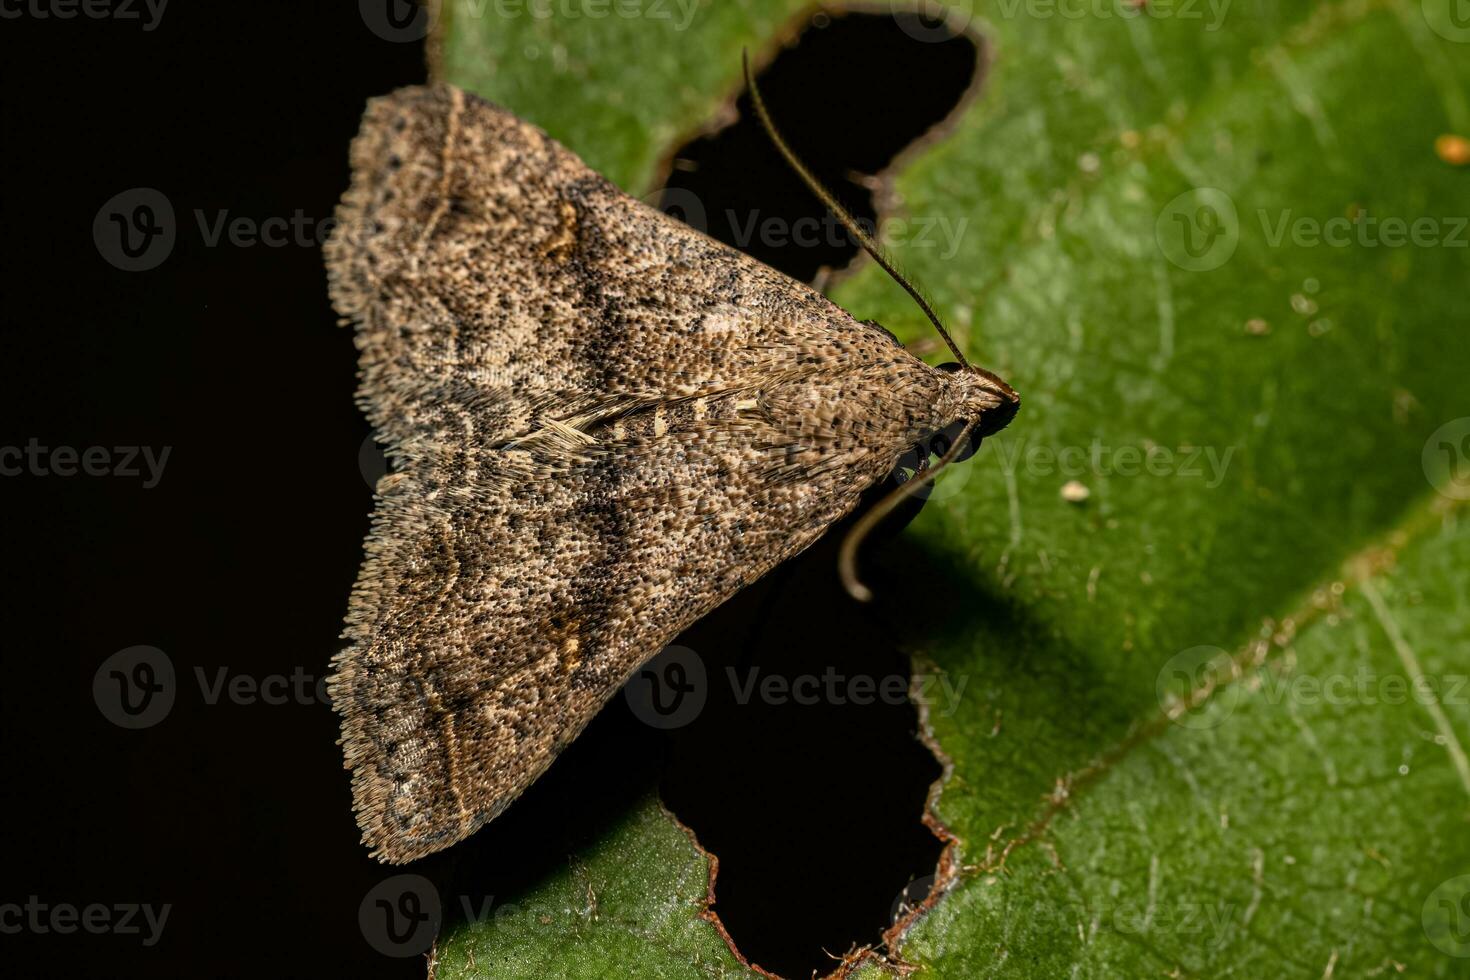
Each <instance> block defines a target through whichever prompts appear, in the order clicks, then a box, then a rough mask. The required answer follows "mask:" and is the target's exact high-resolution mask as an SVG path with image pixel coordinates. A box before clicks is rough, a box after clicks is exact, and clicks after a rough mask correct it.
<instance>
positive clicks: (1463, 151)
mask: <svg viewBox="0 0 1470 980" xmlns="http://www.w3.org/2000/svg"><path fill="white" fill-rule="evenodd" d="M1434 152H1435V153H1437V154H1439V158H1440V159H1441V160H1443V161H1444V162H1445V163H1447V164H1449V165H1450V166H1452V167H1463V166H1465V164H1467V163H1470V139H1466V138H1465V137H1463V136H1456V135H1454V134H1453V133H1445V134H1444V135H1443V136H1441V137H1439V138H1438V139H1436V140H1435V141H1434Z"/></svg>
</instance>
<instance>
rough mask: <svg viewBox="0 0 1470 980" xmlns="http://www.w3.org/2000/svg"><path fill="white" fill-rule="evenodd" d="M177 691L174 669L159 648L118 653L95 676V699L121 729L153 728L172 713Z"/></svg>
mask: <svg viewBox="0 0 1470 980" xmlns="http://www.w3.org/2000/svg"><path fill="white" fill-rule="evenodd" d="M177 692H178V687H177V685H176V684H175V682H174V665H173V661H171V660H169V658H168V654H166V653H164V652H163V651H162V650H160V649H158V648H157V647H150V646H136V647H128V648H127V649H126V650H119V651H118V652H117V653H114V654H113V655H112V656H110V657H108V658H107V659H106V660H104V661H102V666H100V667H98V668H97V673H96V674H94V675H93V676H92V699H93V700H94V701H95V702H96V703H97V710H98V711H101V712H102V716H103V717H104V718H106V719H107V720H108V721H110V722H112V723H113V724H114V725H116V726H118V727H119V728H134V729H136V728H151V727H153V726H154V725H156V724H158V723H159V722H160V721H163V719H165V718H167V717H168V713H169V712H170V711H172V710H173V706H174V697H175V695H176V694H177Z"/></svg>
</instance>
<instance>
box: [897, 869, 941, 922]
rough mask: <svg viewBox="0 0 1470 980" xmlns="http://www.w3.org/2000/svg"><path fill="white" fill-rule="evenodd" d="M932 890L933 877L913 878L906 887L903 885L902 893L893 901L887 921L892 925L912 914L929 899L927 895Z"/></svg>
mask: <svg viewBox="0 0 1470 980" xmlns="http://www.w3.org/2000/svg"><path fill="white" fill-rule="evenodd" d="M933 890H934V876H933V875H924V876H922V877H919V878H915V879H914V880H913V881H910V882H909V883H908V884H907V885H904V886H903V891H901V892H899V893H898V895H897V896H896V897H895V898H894V899H893V905H892V907H891V908H889V910H888V921H889V922H892V923H897V922H899V921H901V920H902V919H903V918H904V916H906V915H908V914H909V913H911V912H913V911H914V910H915V909H917V908H918V907H919V906H920V905H923V904H924V900H925V899H927V898H928V897H929V893H930V892H931V891H933Z"/></svg>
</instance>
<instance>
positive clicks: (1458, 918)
mask: <svg viewBox="0 0 1470 980" xmlns="http://www.w3.org/2000/svg"><path fill="white" fill-rule="evenodd" d="M1421 921H1422V922H1423V924H1424V934H1425V935H1426V936H1428V937H1429V941H1430V942H1431V943H1433V944H1434V946H1435V948H1436V949H1438V950H1439V951H1440V952H1441V953H1446V954H1448V955H1450V956H1460V957H1470V875H1460V876H1458V877H1455V878H1451V879H1450V880H1449V881H1446V882H1443V883H1442V884H1441V885H1440V886H1439V887H1438V888H1436V889H1435V890H1434V891H1432V892H1430V893H1429V897H1428V898H1426V899H1425V900H1424V909H1423V912H1422V914H1421Z"/></svg>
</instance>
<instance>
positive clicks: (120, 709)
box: [92, 646, 331, 728]
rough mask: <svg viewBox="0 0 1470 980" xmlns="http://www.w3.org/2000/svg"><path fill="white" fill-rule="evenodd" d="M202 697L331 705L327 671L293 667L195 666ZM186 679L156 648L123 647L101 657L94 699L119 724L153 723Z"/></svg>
mask: <svg viewBox="0 0 1470 980" xmlns="http://www.w3.org/2000/svg"><path fill="white" fill-rule="evenodd" d="M192 675H193V678H194V683H195V686H197V687H198V689H199V699H200V701H201V702H202V703H203V704H205V705H207V706H209V707H215V706H217V705H220V704H231V705H237V706H240V707H252V706H255V705H266V706H280V705H302V706H314V705H325V704H330V703H331V700H330V699H329V698H328V697H327V679H326V677H325V675H322V674H314V673H310V672H308V671H307V670H306V669H305V668H304V667H299V666H298V667H295V668H293V669H292V671H291V672H290V673H289V674H281V673H276V674H263V675H255V674H245V673H238V672H235V671H232V670H231V669H230V668H228V667H215V668H212V669H209V668H205V667H202V666H198V665H196V666H195V667H194V669H193V671H192ZM187 686H188V685H186V684H179V683H177V682H176V675H175V671H174V665H173V661H172V660H170V659H169V657H168V655H167V654H166V653H164V652H163V651H162V650H160V649H158V648H157V647H150V646H137V647H128V648H127V649H126V650H120V651H118V652H117V653H114V654H113V655H112V656H110V657H108V658H107V659H106V660H105V661H103V663H102V666H101V667H98V668H97V673H96V674H95V675H94V676H93V678H92V698H93V700H94V701H96V702H97V709H98V710H99V711H101V712H102V715H103V717H104V718H106V719H107V720H108V721H110V722H112V723H113V724H115V725H117V726H118V727H120V728H150V727H152V726H154V725H156V724H158V723H159V722H161V721H163V719H164V718H166V717H168V713H169V712H170V711H171V710H172V709H173V706H174V703H175V701H176V700H177V699H178V696H179V694H180V692H181V691H184V690H186V689H187Z"/></svg>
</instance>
